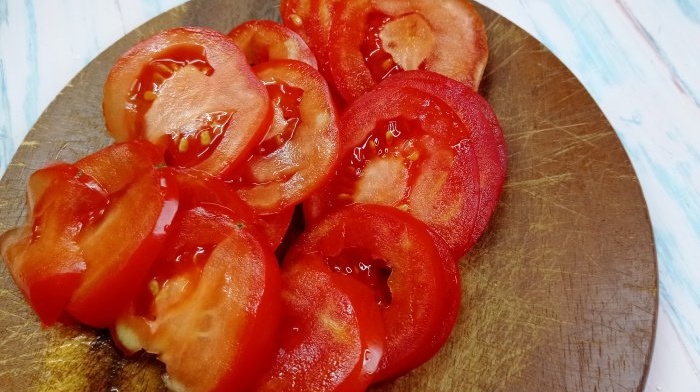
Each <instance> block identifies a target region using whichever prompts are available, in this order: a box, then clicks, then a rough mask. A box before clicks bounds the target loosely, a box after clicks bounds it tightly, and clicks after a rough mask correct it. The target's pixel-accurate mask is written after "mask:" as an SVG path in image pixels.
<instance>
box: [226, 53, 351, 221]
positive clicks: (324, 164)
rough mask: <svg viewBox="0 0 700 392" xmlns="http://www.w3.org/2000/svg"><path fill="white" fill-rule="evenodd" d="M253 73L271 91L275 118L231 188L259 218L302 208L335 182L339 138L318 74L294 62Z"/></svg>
mask: <svg viewBox="0 0 700 392" xmlns="http://www.w3.org/2000/svg"><path fill="white" fill-rule="evenodd" d="M254 71H255V73H256V75H258V77H259V78H260V79H261V80H262V81H263V82H264V83H265V84H266V85H267V87H268V89H269V91H270V93H269V94H270V96H271V97H272V104H273V106H274V112H275V116H274V120H273V122H272V126H271V127H270V129H269V130H268V133H267V136H266V138H265V140H264V141H263V142H262V143H261V144H260V145H259V147H258V151H257V153H255V154H252V155H251V156H250V157H249V158H248V160H247V161H246V162H245V163H244V164H242V165H241V166H240V167H239V168H238V170H237V171H236V172H234V174H233V175H232V176H231V179H230V181H229V182H230V183H231V185H232V186H233V187H234V188H235V189H236V190H237V192H238V194H239V196H240V197H241V198H242V199H243V200H245V201H246V202H247V203H248V204H249V205H250V206H251V207H253V209H254V210H255V211H256V212H257V213H260V214H270V213H277V212H280V211H283V210H286V209H289V208H291V207H293V206H295V205H297V204H299V203H300V202H301V201H302V200H304V199H305V198H306V197H308V195H310V194H311V193H312V192H314V191H315V190H316V189H318V188H319V187H320V186H321V185H322V184H323V183H324V182H325V181H326V180H327V179H328V178H329V177H330V176H331V174H332V171H333V169H334V167H335V165H336V164H337V162H338V150H339V148H340V137H339V134H338V126H337V121H336V114H335V108H334V106H333V102H332V99H331V96H330V92H329V90H328V86H327V84H326V82H325V81H324V80H323V77H322V76H321V75H320V74H319V73H318V71H316V70H315V69H314V68H312V67H310V66H309V65H307V64H305V63H302V62H299V61H293V60H286V61H282V60H279V61H270V62H266V63H263V64H260V65H258V66H256V67H255V68H254Z"/></svg>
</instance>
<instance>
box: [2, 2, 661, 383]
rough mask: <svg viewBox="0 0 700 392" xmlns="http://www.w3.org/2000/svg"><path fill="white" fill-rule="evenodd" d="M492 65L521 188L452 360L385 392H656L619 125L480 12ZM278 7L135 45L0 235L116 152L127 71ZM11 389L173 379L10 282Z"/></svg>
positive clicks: (648, 291)
mask: <svg viewBox="0 0 700 392" xmlns="http://www.w3.org/2000/svg"><path fill="white" fill-rule="evenodd" d="M479 11H480V12H481V13H482V15H483V17H484V19H485V21H486V24H487V25H488V34H489V39H490V46H491V51H492V54H491V59H490V63H489V66H488V68H487V71H486V75H485V79H484V82H483V85H482V91H481V92H482V93H483V94H484V96H485V97H486V98H487V99H488V100H489V101H490V102H491V104H492V105H493V107H494V109H495V111H496V113H497V114H498V115H499V118H500V120H501V122H502V125H503V128H504V131H505V134H506V140H507V146H508V152H509V153H508V158H509V175H508V180H507V184H506V186H505V189H504V193H503V196H502V200H501V204H500V206H499V208H498V209H497V211H496V213H495V216H494V218H493V221H492V223H491V225H490V228H489V230H488V231H487V232H486V233H485V235H484V237H483V238H482V239H481V241H480V242H479V243H478V244H477V246H476V247H475V248H474V249H473V250H472V251H471V252H470V253H469V254H468V255H467V256H466V257H465V258H464V259H463V260H462V262H461V270H462V277H463V293H464V300H463V304H462V312H461V315H460V318H459V320H458V324H457V326H456V327H455V330H454V332H453V334H452V337H451V338H450V340H449V342H448V343H447V345H446V346H445V347H444V348H443V350H442V351H441V352H440V353H439V354H438V355H437V356H436V357H435V358H434V359H433V360H431V361H430V362H429V363H427V364H426V365H424V366H422V367H421V368H419V369H417V370H415V371H413V372H412V373H410V374H409V375H407V376H404V377H402V378H400V379H398V380H396V381H395V382H393V383H389V384H385V385H381V386H378V387H376V388H375V390H376V391H504V392H511V391H537V392H548V391H551V392H561V391H586V392H587V391H641V390H642V389H643V386H644V380H645V377H646V373H647V370H648V366H649V358H650V356H651V349H652V346H653V344H652V343H653V336H654V329H655V322H656V312H657V287H658V286H657V272H656V271H657V270H656V258H655V254H654V246H653V238H652V234H651V228H650V224H649V218H648V214H647V210H646V206H645V203H644V199H643V197H642V193H641V191H640V187H639V184H638V181H637V178H636V177H635V174H634V171H633V169H632V167H631V165H630V162H629V160H628V158H627V155H626V154H625V152H624V150H623V148H622V146H621V144H620V142H619V140H618V139H617V137H616V135H615V133H614V131H613V130H612V129H611V127H610V125H609V124H608V122H607V121H606V119H605V118H604V116H603V115H602V113H601V112H600V110H599V109H598V107H597V106H596V104H595V103H594V102H593V100H592V99H591V98H590V96H589V95H588V94H587V92H586V91H585V89H584V88H583V87H582V86H581V84H580V83H579V82H578V81H577V80H576V79H575V77H574V76H573V75H572V74H571V73H570V72H569V71H568V70H567V69H566V68H565V67H564V66H563V65H562V64H561V63H560V62H559V61H558V60H557V59H556V58H555V57H554V56H553V55H552V54H551V53H550V52H549V51H547V50H546V49H545V48H544V47H543V46H542V45H541V44H539V43H538V42H537V41H536V40H534V39H533V38H532V37H530V36H529V35H527V34H526V33H525V32H523V31H522V30H520V29H519V28H517V27H516V26H514V25H513V24H512V23H510V22H508V21H507V20H505V19H503V18H501V17H499V16H498V15H497V14H495V13H494V12H492V11H490V10H488V9H485V8H483V7H479ZM277 14H278V9H277V2H275V1H258V0H248V1H245V0H240V1H204V0H194V1H192V2H190V3H187V4H185V5H184V6H181V7H179V8H176V9H174V10H172V11H170V12H168V13H166V14H164V15H162V16H160V17H158V18H156V19H154V20H152V21H151V22H149V23H147V24H146V25H144V26H142V27H140V28H139V29H137V30H136V31H134V32H132V33H131V34H129V35H128V36H126V37H125V38H123V39H122V40H120V41H119V42H117V43H116V44H115V45H114V46H112V47H111V48H110V49H109V50H107V51H106V52H105V53H103V54H101V55H100V56H99V57H98V58H96V59H95V60H94V61H93V62H92V63H91V64H90V65H88V66H87V67H86V68H85V69H84V70H83V71H82V72H81V73H80V74H79V75H78V76H76V78H75V79H74V80H73V81H72V82H71V83H70V84H69V85H68V86H67V87H66V88H65V89H64V90H63V92H62V93H61V94H60V95H59V96H58V98H57V99H56V100H55V101H54V102H53V103H52V104H51V105H50V107H49V108H48V109H47V110H46V112H45V113H44V114H43V116H42V117H41V118H40V119H39V121H38V122H37V124H36V125H35V126H34V128H33V129H32V130H31V132H30V133H29V135H28V136H27V138H26V140H25V142H24V143H22V145H21V146H20V148H19V151H18V152H17V154H16V156H15V157H14V159H13V161H12V162H11V163H10V166H9V168H8V170H7V172H6V173H5V176H4V177H3V178H2V181H1V182H0V231H5V230H8V229H10V228H12V227H14V226H16V225H17V224H18V223H20V222H21V221H22V220H23V219H24V216H25V206H24V189H25V183H26V180H27V177H28V175H29V174H30V173H31V172H32V171H34V170H36V169H38V168H40V167H42V166H43V165H45V164H46V163H47V162H50V161H54V160H65V161H75V160H76V159H78V158H79V157H82V156H84V155H86V154H88V153H90V152H92V151H95V150H97V149H99V148H101V147H103V146H106V145H107V144H109V143H110V142H111V140H110V138H109V137H108V136H107V134H106V131H105V129H104V123H103V119H102V113H101V101H102V85H103V83H104V80H105V77H106V75H107V72H108V71H109V69H110V67H111V65H112V64H113V63H114V61H115V60H116V59H117V57H118V56H119V55H120V54H121V53H123V52H124V51H126V50H127V49H128V48H129V47H130V46H131V45H133V44H134V43H136V42H137V41H139V40H141V39H143V38H145V37H147V36H149V35H151V34H153V33H155V32H157V31H160V30H162V29H165V28H169V27H175V26H182V25H197V26H209V27H213V28H215V29H218V30H220V31H224V32H227V31H228V30H230V29H231V28H232V27H233V26H235V25H236V24H238V23H240V22H242V21H244V20H246V19H252V18H268V19H275V18H277ZM0 268H1V269H0V306H1V309H2V311H1V312H0V385H2V386H3V387H2V388H1V389H3V390H8V391H109V390H119V391H158V390H164V387H163V385H162V382H161V379H160V372H161V371H162V368H161V367H160V366H159V365H158V364H157V363H156V362H155V361H154V360H152V359H151V358H149V357H147V356H144V355H141V356H137V357H136V358H129V359H125V358H123V357H121V356H120V355H119V354H118V353H117V351H116V350H115V349H114V348H113V346H112V344H111V342H110V340H109V338H108V335H107V334H106V333H104V332H102V333H101V332H95V331H90V330H85V329H79V328H77V327H65V326H63V327H52V328H47V329H45V328H42V327H41V325H40V323H39V321H38V320H37V318H36V317H35V316H34V315H33V313H32V312H31V310H30V309H29V308H28V306H27V305H26V303H25V301H24V300H23V298H22V296H21V295H20V293H19V292H18V290H17V289H16V287H15V285H14V283H13V282H12V280H11V278H10V277H9V275H8V273H7V270H6V268H5V267H4V266H3V267H0Z"/></svg>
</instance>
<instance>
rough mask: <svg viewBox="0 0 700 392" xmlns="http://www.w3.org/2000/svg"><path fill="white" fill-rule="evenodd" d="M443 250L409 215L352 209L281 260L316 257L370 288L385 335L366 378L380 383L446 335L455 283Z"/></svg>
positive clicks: (317, 228)
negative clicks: (374, 367)
mask: <svg viewBox="0 0 700 392" xmlns="http://www.w3.org/2000/svg"><path fill="white" fill-rule="evenodd" d="M370 227H371V229H368V228H370ZM438 240H439V239H438ZM439 241H441V240H439ZM446 249H447V247H446V245H445V247H444V248H440V247H439V246H438V245H436V242H435V240H434V238H433V237H432V235H431V232H430V230H429V229H428V227H427V226H425V224H423V223H422V222H420V221H418V220H417V219H415V218H413V217H412V216H410V215H409V214H407V213H405V212H402V211H399V210H397V209H395V208H391V207H388V206H381V205H369V204H368V205H362V204H357V205H353V206H349V207H343V208H338V209H336V210H334V211H332V212H330V213H329V214H328V215H326V216H325V217H324V218H323V219H322V220H320V221H319V222H318V223H317V224H315V225H314V226H312V227H311V228H310V230H308V231H306V232H304V233H303V234H302V235H301V237H300V239H299V241H298V242H297V244H296V245H295V246H294V247H293V248H292V249H290V251H289V254H288V255H287V257H286V258H285V261H284V262H285V263H286V262H287V260H288V259H289V260H303V259H306V258H314V257H315V258H319V259H320V260H322V261H323V262H324V263H325V264H326V268H327V270H328V271H330V272H334V271H335V273H336V274H337V275H339V276H340V277H343V278H346V279H351V280H354V281H357V282H360V283H362V284H363V285H365V286H367V287H369V288H370V289H371V290H372V292H373V298H374V302H375V306H377V309H379V310H380V313H381V320H382V323H383V324H384V327H385V333H386V336H385V340H384V353H383V356H382V359H381V361H380V364H379V369H378V371H377V373H376V374H375V375H374V376H373V377H374V379H375V381H381V380H386V379H390V378H393V377H396V376H398V375H401V374H403V373H405V372H407V371H409V370H411V369H413V368H414V367H417V366H419V365H420V364H422V363H423V362H425V361H426V360H428V359H429V358H430V357H432V356H433V355H434V354H435V353H436V352H437V351H438V350H439V349H440V347H441V346H442V344H443V343H444V342H445V340H446V339H447V337H448V336H449V332H450V331H451V329H452V327H453V325H454V323H455V321H456V315H457V310H458V309H459V303H460V284H459V280H460V278H459V272H458V270H457V267H456V263H455V259H454V258H453V257H452V256H451V255H450V254H449V251H447V250H446ZM387 275H388V276H387ZM387 293H388V294H387ZM387 297H389V298H387ZM406 320H411V322H410V323H407V322H406Z"/></svg>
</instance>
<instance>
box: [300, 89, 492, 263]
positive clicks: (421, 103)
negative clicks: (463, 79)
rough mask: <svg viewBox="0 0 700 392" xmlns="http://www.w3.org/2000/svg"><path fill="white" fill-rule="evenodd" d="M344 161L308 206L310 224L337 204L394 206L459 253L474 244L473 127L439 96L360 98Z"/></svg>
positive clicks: (397, 92)
mask: <svg viewBox="0 0 700 392" xmlns="http://www.w3.org/2000/svg"><path fill="white" fill-rule="evenodd" d="M340 130H341V141H342V145H343V152H341V156H342V157H343V158H342V159H341V165H340V167H339V169H338V170H336V174H335V175H334V177H333V178H332V179H331V180H330V181H329V183H328V184H327V185H326V186H324V187H323V189H321V190H320V191H319V192H317V193H316V194H314V195H312V196H311V197H310V198H309V199H308V200H307V202H305V204H304V212H305V215H306V217H307V219H308V220H309V221H311V222H313V221H315V220H317V219H318V218H319V217H320V216H322V215H323V214H325V213H326V212H327V211H329V210H331V209H333V208H336V207H338V206H343V205H349V204H354V203H373V204H383V205H389V206H393V207H395V208H398V209H401V210H403V211H407V212H410V213H411V214H412V215H414V216H415V217H417V218H418V219H420V220H422V221H423V222H425V223H426V224H428V226H429V227H430V228H431V229H433V230H435V231H436V232H437V233H438V234H439V235H440V236H441V237H443V238H444V239H445V241H446V242H447V243H448V244H449V246H450V248H451V249H452V251H453V254H454V255H455V257H461V256H462V255H463V254H464V253H466V251H467V250H468V248H469V246H471V243H472V242H471V237H470V234H471V230H472V228H473V226H474V221H475V218H476V215H477V210H478V206H479V171H478V166H477V162H476V158H475V153H474V148H473V146H472V143H471V141H470V139H469V129H468V128H467V127H466V125H465V124H464V123H462V122H461V120H460V119H459V118H458V117H457V116H456V114H455V113H454V111H453V110H452V109H451V108H450V107H449V106H448V105H447V104H446V103H445V102H444V101H442V100H441V99H439V98H438V97H436V96H433V95H431V94H427V93H425V92H422V91H419V90H415V89H413V88H410V87H403V86H402V87H398V86H393V87H391V88H389V87H387V88H384V89H380V90H375V91H373V92H372V93H368V94H367V95H365V96H363V97H362V98H360V99H359V100H357V101H355V103H353V104H352V105H351V106H350V107H349V108H348V109H347V111H346V112H345V113H344V114H343V117H342V118H341V121H340Z"/></svg>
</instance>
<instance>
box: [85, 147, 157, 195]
mask: <svg viewBox="0 0 700 392" xmlns="http://www.w3.org/2000/svg"><path fill="white" fill-rule="evenodd" d="M163 164H164V161H163V154H162V153H161V152H160V151H158V149H157V148H156V147H155V146H153V145H152V144H151V143H148V142H146V141H143V140H134V141H129V142H123V143H115V144H111V145H109V146H107V147H105V148H103V149H101V150H99V151H96V152H94V153H92V154H89V155H87V156H85V157H83V158H81V159H80V160H78V161H77V162H75V166H76V167H78V168H79V169H80V170H81V171H82V172H83V173H85V174H87V175H89V176H90V177H92V178H93V179H94V180H95V181H96V182H97V183H98V184H100V185H101V186H102V187H103V188H104V189H105V190H106V191H107V192H108V193H109V194H114V193H117V192H119V191H120V190H122V189H124V188H125V187H126V186H128V185H129V184H130V183H131V182H132V181H134V179H136V178H137V177H138V176H140V175H141V174H142V173H145V172H147V171H150V170H153V168H154V167H157V166H160V165H163Z"/></svg>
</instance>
